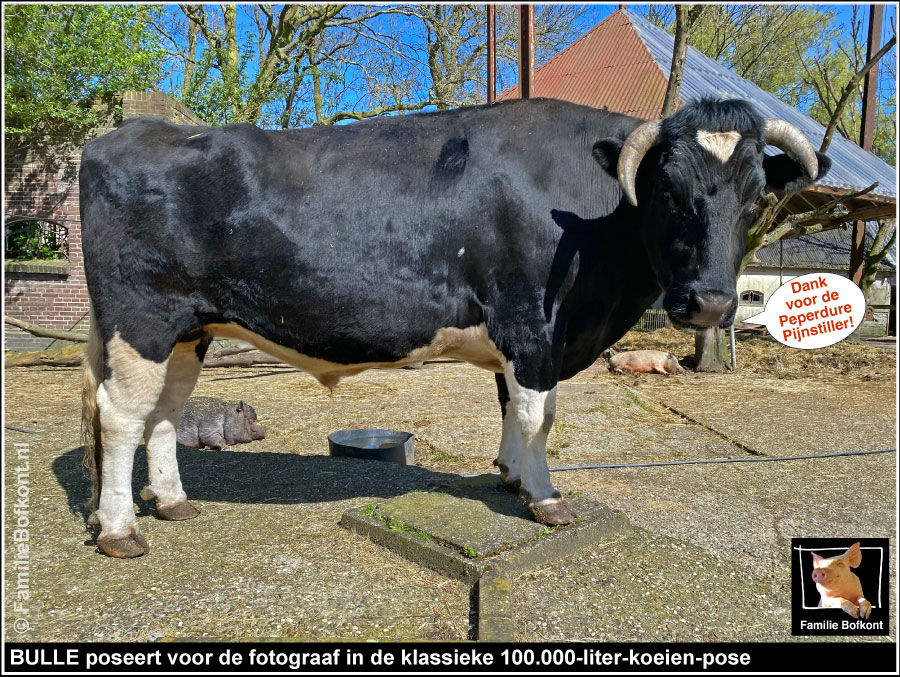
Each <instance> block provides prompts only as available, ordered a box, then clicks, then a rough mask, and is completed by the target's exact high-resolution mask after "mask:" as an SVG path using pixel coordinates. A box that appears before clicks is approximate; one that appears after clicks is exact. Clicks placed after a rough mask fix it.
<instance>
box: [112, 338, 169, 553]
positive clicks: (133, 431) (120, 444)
mask: <svg viewBox="0 0 900 677" xmlns="http://www.w3.org/2000/svg"><path fill="white" fill-rule="evenodd" d="M106 352H107V358H106V359H107V361H108V364H109V366H110V368H111V369H112V375H111V376H110V378H108V379H106V380H105V381H103V383H101V384H100V387H99V388H98V389H97V405H98V406H99V408H100V429H101V433H100V435H101V442H102V445H103V469H102V485H101V492H100V506H99V508H98V509H97V517H98V518H99V520H100V527H101V532H100V536H102V537H109V538H123V537H126V536H129V535H131V534H133V533H136V532H137V530H138V528H137V521H136V520H135V518H134V508H133V505H134V502H133V497H132V494H131V476H132V470H133V465H134V451H135V449H136V448H137V445H138V443H139V442H140V441H141V434H142V433H143V431H144V421H145V420H146V419H147V417H148V416H149V415H150V413H151V412H152V411H153V409H154V407H155V406H156V403H157V400H158V399H159V395H160V393H161V392H162V389H163V383H164V381H165V372H166V364H165V363H162V364H158V363H156V362H152V361H150V360H145V359H143V358H142V357H141V356H140V355H138V354H137V352H136V351H135V350H134V349H133V348H132V347H131V346H129V345H128V344H127V343H126V342H125V341H123V340H122V339H121V338H119V335H118V334H116V335H115V336H114V337H113V338H112V339H111V340H110V341H109V343H108V344H107V346H106Z"/></svg>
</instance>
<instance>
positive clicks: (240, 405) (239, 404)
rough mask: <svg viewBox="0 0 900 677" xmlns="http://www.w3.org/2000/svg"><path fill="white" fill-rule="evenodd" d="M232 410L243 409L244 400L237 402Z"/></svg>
mask: <svg viewBox="0 0 900 677" xmlns="http://www.w3.org/2000/svg"><path fill="white" fill-rule="evenodd" d="M234 410H235V411H237V412H241V411H244V400H241V401H240V402H238V403H237V407H235V409H234Z"/></svg>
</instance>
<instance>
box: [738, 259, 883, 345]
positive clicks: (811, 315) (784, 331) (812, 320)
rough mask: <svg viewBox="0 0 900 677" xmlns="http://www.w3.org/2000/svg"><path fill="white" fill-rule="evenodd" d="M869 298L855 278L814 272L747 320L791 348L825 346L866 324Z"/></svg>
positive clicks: (784, 288)
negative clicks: (854, 281)
mask: <svg viewBox="0 0 900 677" xmlns="http://www.w3.org/2000/svg"><path fill="white" fill-rule="evenodd" d="M865 314H866V299H865V297H864V296H863V293H862V290H861V289H860V288H859V287H857V286H856V285H855V284H854V283H853V281H852V280H848V279H847V278H846V277H841V276H840V275H835V274H834V273H810V274H809V275H801V276H800V277H795V278H794V279H792V280H789V281H788V282H786V283H785V284H783V285H781V286H780V287H779V288H778V289H776V290H775V293H774V294H772V296H770V297H769V302H768V303H766V309H765V310H764V311H763V312H761V313H759V314H758V315H754V316H753V317H748V318H747V319H746V320H744V322H747V323H749V324H764V325H766V329H768V330H769V333H770V334H771V335H772V336H773V337H774V338H775V340H776V341H778V342H779V343H783V344H784V345H786V346H788V347H790V348H802V349H804V350H812V349H814V348H824V347H826V346H830V345H832V344H834V343H837V342H838V341H841V340H843V339H845V338H847V337H848V336H849V335H850V334H852V333H853V332H854V331H855V330H856V329H858V328H859V325H860V324H861V323H862V321H863V318H864V317H865Z"/></svg>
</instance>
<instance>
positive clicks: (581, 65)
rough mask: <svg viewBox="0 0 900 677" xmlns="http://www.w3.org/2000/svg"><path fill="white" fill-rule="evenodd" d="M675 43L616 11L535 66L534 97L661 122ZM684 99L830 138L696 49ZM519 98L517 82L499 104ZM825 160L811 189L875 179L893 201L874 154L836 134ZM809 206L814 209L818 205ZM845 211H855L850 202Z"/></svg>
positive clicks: (858, 185)
mask: <svg viewBox="0 0 900 677" xmlns="http://www.w3.org/2000/svg"><path fill="white" fill-rule="evenodd" d="M674 45H675V38H674V37H673V36H671V35H669V34H668V33H666V31H664V30H663V29H661V28H657V27H656V26H654V25H653V24H651V23H650V22H648V21H646V20H645V19H643V18H642V17H641V16H639V15H638V14H635V13H634V12H632V11H630V10H627V9H621V10H618V11H616V12H614V13H613V14H611V15H610V16H609V17H607V18H606V19H604V20H603V21H601V22H600V23H599V24H597V25H596V26H594V27H593V28H592V29H591V30H589V31H588V32H587V33H585V34H584V35H583V36H582V37H580V38H578V39H577V40H575V41H574V42H573V43H572V44H571V45H569V46H568V47H566V49H564V50H563V51H562V52H560V53H559V54H557V55H556V56H554V57H553V58H552V59H550V60H549V61H547V62H546V63H545V64H543V65H542V66H541V67H540V68H538V69H537V70H536V71H535V76H534V94H535V96H546V97H552V98H558V99H565V100H567V101H572V102H574V103H580V104H583V105H588V106H594V107H597V108H600V107H607V108H609V109H610V110H613V111H616V112H621V113H626V114H629V115H634V116H636V117H642V118H645V119H651V118H657V117H658V116H659V112H660V110H661V109H662V102H663V97H664V96H665V90H666V84H667V82H668V76H669V72H670V67H671V61H672V51H673V49H674ZM680 94H681V99H680V101H679V103H680V104H683V103H684V101H685V100H687V101H693V100H697V99H700V98H704V97H716V98H739V99H744V100H747V101H750V102H752V103H753V104H754V105H755V106H756V108H757V110H758V111H759V112H760V114H761V115H763V116H764V117H777V118H781V119H783V120H787V121H788V122H790V123H791V124H794V125H796V126H797V127H799V128H800V129H801V130H802V131H803V133H804V134H805V135H806V136H807V138H808V139H809V140H810V141H811V142H812V144H813V145H814V146H816V147H818V146H819V145H820V144H821V141H822V138H823V137H824V135H825V128H824V127H823V126H822V125H820V124H819V123H818V122H816V121H815V120H813V119H812V118H809V117H807V116H806V115H804V114H803V113H801V112H800V111H798V110H796V109H795V108H792V107H791V106H789V105H787V104H785V103H783V102H781V101H779V100H778V99H777V98H776V97H775V96H773V95H772V94H770V93H768V92H766V91H764V90H762V89H760V88H759V87H757V86H756V85H754V84H753V83H752V82H750V81H749V80H745V79H744V78H742V77H740V76H738V75H737V74H735V73H733V72H732V71H730V70H728V69H727V68H725V67H724V66H722V65H721V64H719V63H717V62H716V61H714V60H713V59H710V58H709V57H707V56H706V55H704V54H702V53H701V52H699V51H698V50H696V49H694V48H693V47H689V48H688V53H687V58H686V60H685V68H684V77H683V80H682V85H681V92H680ZM517 97H518V84H516V85H514V86H513V87H511V88H509V89H507V90H505V91H504V92H503V93H502V94H500V96H499V97H498V99H514V98H517ZM778 152H780V151H779V150H778V149H776V148H773V147H771V146H769V147H767V148H766V153H768V154H772V155H774V154H776V153H778ZM828 156H829V157H830V158H831V160H832V167H831V170H830V171H829V172H828V175H827V176H826V177H825V178H824V180H822V181H820V182H819V183H818V184H816V188H815V189H814V190H817V191H822V192H829V191H828V188H831V189H835V190H840V191H842V192H843V191H845V190H860V189H862V188H865V187H867V186H869V185H871V184H872V183H874V182H876V181H877V182H878V187H877V188H876V189H875V190H874V191H872V192H871V193H869V194H868V195H867V196H865V197H866V198H869V199H873V198H874V199H879V200H880V201H889V202H896V198H897V180H896V171H895V169H894V168H893V167H891V166H890V165H889V164H887V163H886V162H885V161H884V160H882V159H881V158H879V157H878V156H877V155H875V154H873V153H870V152H868V151H865V150H863V149H862V148H860V147H859V146H858V145H856V144H855V143H853V142H852V141H849V140H847V139H845V138H844V137H842V136H841V135H840V134H835V135H834V138H833V140H832V142H831V146H830V147H829V149H828ZM823 189H824V191H823ZM807 192H811V191H807ZM806 202H807V203H808V205H809V206H817V203H818V202H820V201H816V200H812V201H810V200H809V199H807V200H806ZM860 206H861V205H860ZM848 207H850V208H851V210H853V209H854V205H853V204H849V205H848ZM806 208H809V207H806ZM792 211H795V210H792Z"/></svg>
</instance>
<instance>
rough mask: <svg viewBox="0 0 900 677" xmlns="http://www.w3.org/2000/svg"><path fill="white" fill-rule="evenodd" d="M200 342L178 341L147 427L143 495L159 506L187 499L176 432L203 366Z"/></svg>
mask: <svg viewBox="0 0 900 677" xmlns="http://www.w3.org/2000/svg"><path fill="white" fill-rule="evenodd" d="M198 343H199V341H195V342H193V343H181V344H176V346H175V349H174V350H173V351H172V354H171V355H170V356H169V360H168V363H167V365H166V383H165V386H164V387H163V391H162V394H161V395H160V397H159V401H158V402H157V403H156V407H155V408H154V409H153V412H152V413H151V414H150V417H149V418H148V419H147V423H146V425H145V427H144V441H145V442H146V445H147V481H148V484H147V486H146V487H144V489H143V491H141V498H143V499H144V500H149V499H151V498H156V507H157V508H165V507H168V506H171V505H175V504H178V503H184V502H185V501H186V500H187V495H186V494H185V492H184V489H183V488H182V486H181V475H180V474H179V472H178V459H177V458H176V456H175V434H176V431H177V429H178V423H179V422H180V421H181V415H182V413H183V412H184V403H185V401H186V400H187V398H188V397H189V396H190V394H191V391H192V390H193V389H194V386H195V385H196V383H197V377H198V376H199V375H200V369H201V367H202V366H203V364H202V363H201V362H200V360H198V359H197V353H196V347H197V344H198Z"/></svg>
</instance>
